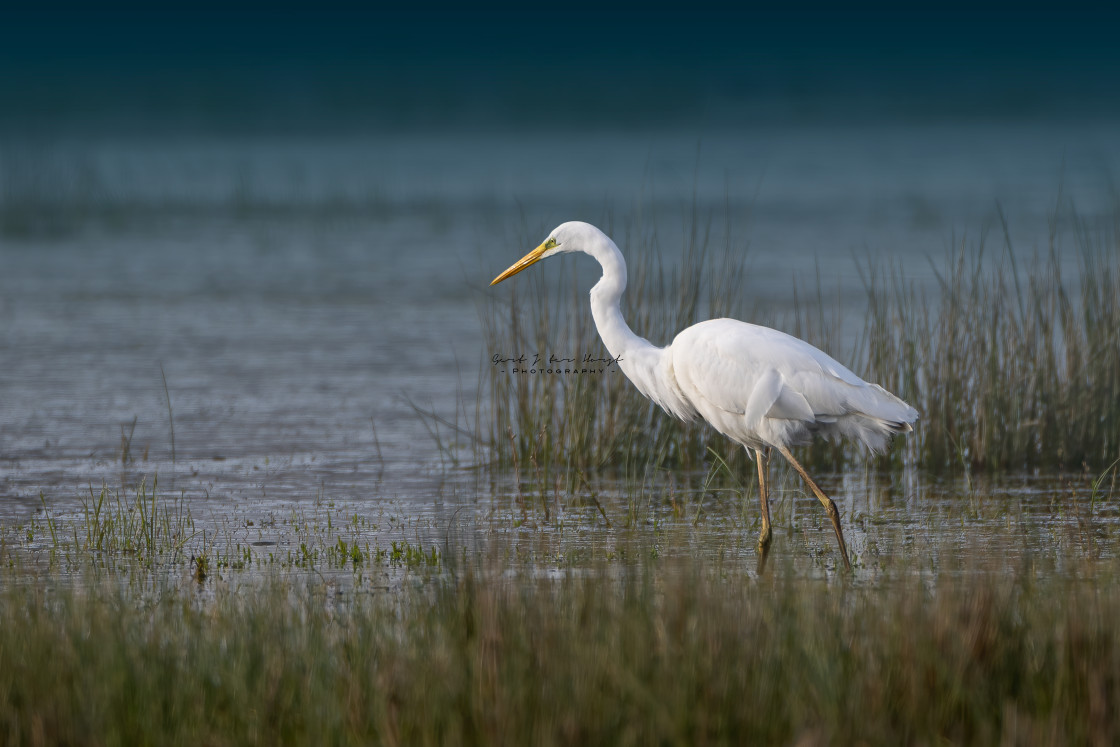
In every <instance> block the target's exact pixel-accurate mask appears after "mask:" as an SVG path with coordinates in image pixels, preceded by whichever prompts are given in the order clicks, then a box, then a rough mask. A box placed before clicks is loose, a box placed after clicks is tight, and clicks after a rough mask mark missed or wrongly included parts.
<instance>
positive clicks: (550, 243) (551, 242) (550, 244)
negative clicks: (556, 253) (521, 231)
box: [544, 238, 556, 252]
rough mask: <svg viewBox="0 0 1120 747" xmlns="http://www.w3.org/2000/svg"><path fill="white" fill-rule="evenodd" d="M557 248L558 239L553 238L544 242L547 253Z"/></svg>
mask: <svg viewBox="0 0 1120 747" xmlns="http://www.w3.org/2000/svg"><path fill="white" fill-rule="evenodd" d="M555 248H556V239H553V238H549V240H548V241H546V242H544V250H545V251H546V252H547V251H548V250H549V249H555Z"/></svg>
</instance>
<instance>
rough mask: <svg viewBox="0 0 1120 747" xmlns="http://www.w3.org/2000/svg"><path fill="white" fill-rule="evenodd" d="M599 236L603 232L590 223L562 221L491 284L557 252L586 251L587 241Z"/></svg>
mask: <svg viewBox="0 0 1120 747" xmlns="http://www.w3.org/2000/svg"><path fill="white" fill-rule="evenodd" d="M599 236H603V232H602V231H600V230H599V229H598V228H596V227H595V226H593V225H591V224H590V223H581V222H580V221H569V222H568V223H562V224H560V225H559V226H557V227H556V228H554V229H553V231H552V233H550V234H549V235H548V238H547V239H545V240H544V242H543V243H541V245H540V246H538V247H537V248H536V249H534V250H533V251H531V252H529V253H528V254H526V255H525V256H524V257H522V258H521V259H519V260H517V262H515V263H514V264H513V265H511V266H510V268H509V269H508V270H506V271H505V272H503V273H502V274H501V275H499V276H498V277H496V278H494V279H493V280H492V281H491V282H490V285H497V284H498V283H500V282H502V281H503V280H505V279H506V278H508V277H513V276H514V275H516V274H517V273H519V272H521V271H522V270H524V269H525V268H526V267H528V266H529V265H533V264H536V263H537V262H540V261H541V260H542V259H545V258H547V257H551V256H553V255H555V254H563V253H564V252H581V251H585V244H586V242H587V241H588V240H591V239H594V238H597V237H599ZM604 238H605V236H604Z"/></svg>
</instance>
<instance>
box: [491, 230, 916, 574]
mask: <svg viewBox="0 0 1120 747" xmlns="http://www.w3.org/2000/svg"><path fill="white" fill-rule="evenodd" d="M564 252H584V253H585V254H590V255H591V256H592V257H594V258H595V259H596V260H598V262H599V264H600V265H602V268H603V277H602V278H601V279H600V280H599V282H598V283H596V284H595V286H594V287H593V288H592V289H591V313H592V316H593V317H594V319H595V326H596V328H597V329H598V330H599V335H600V337H602V339H603V344H604V345H606V347H607V350H608V351H609V352H610V354H611V355H612V356H614V357H615V358H617V359H618V360H619V366H620V367H621V369H622V371H623V373H625V374H626V376H627V378H629V379H630V381H631V382H633V384H634V385H635V386H636V387H637V388H638V390H639V391H641V392H642V394H644V395H645V396H646V397H648V398H649V399H651V400H653V401H654V402H656V403H657V404H658V405H660V406H661V407H662V408H663V409H664V410H665V411H666V412H668V413H669V414H671V415H674V416H675V417H678V418H680V419H682V420H685V421H691V420H694V419H695V418H697V417H701V418H703V419H704V420H705V421H707V422H708V423H709V424H710V425H711V426H712V427H713V428H715V429H716V430H717V431H719V432H720V433H722V434H724V435H725V436H727V437H728V438H731V439H732V440H734V441H736V442H737V443H739V444H742V445H743V446H744V447H745V448H746V449H747V450H748V453H750V452H751V451H754V456H755V458H756V460H757V463H758V477H759V496H760V500H761V505H762V530H761V531H760V533H759V547H760V548H761V550H762V553H763V558H765V553H766V550H767V549H768V547H769V543H770V537H771V530H770V508H769V497H768V493H767V485H766V483H767V479H766V467H767V463H768V459H769V452H770V449H771V448H774V449H777V450H778V452H779V453H781V454H782V455H783V456H784V457H785V458H786V459H788V460H789V461H790V463H791V464H793V466H794V467H795V468H796V469H797V471H798V472H799V473H800V474H801V476H802V477H803V478H804V479H805V481H806V483H807V484H808V485H809V487H810V489H811V490H812V491H813V493H814V494H815V495H816V496H817V498H818V499H819V500H820V501H821V503H822V504H823V505H824V507H825V509H826V510H827V511H828V513H829V517H830V518H831V519H832V524H833V528H834V530H835V531H836V538H837V541H838V542H839V543H840V551H841V554H842V556H843V558H844V563H845V565H848V566H849V567H850V565H849V563H848V552H847V547H846V545H845V544H844V535H843V531H842V530H841V528H840V516H839V512H838V511H837V510H836V505H835V503H833V501H832V500H831V499H830V498H828V496H826V495H825V494H824V492H823V491H821V489H820V488H819V487H818V486H817V485H816V483H815V482H813V480H812V478H810V477H809V475H808V473H807V472H805V469H804V468H803V467H802V466H801V464H800V463H799V462H798V461H797V460H796V459H794V457H793V455H792V454H791V453H790V451H789V448H790V447H791V446H797V445H802V444H805V443H808V442H809V441H810V440H811V439H812V438H813V437H814V436H816V435H820V436H824V437H829V438H838V437H847V438H851V439H854V440H856V441H859V442H860V443H863V444H864V445H865V446H867V447H868V448H869V449H872V450H873V451H882V450H883V448H884V447H885V446H886V442H887V439H888V437H889V436H890V435H891V434H893V433H903V432H906V431H910V430H912V428H911V423H913V422H914V421H915V420H916V419H917V417H918V412H917V411H916V410H915V409H914V408H913V407H911V406H910V405H908V404H906V403H905V402H903V401H902V400H901V399H899V398H898V397H896V396H894V395H893V394H891V393H890V392H888V391H887V390H885V389H883V388H882V387H881V386H878V385H877V384H869V383H868V382H866V381H864V380H863V379H861V378H859V377H858V376H856V375H855V374H854V373H852V372H851V371H850V370H848V369H847V368H846V367H844V366H843V365H841V364H840V363H838V362H837V361H836V360H834V359H833V358H832V357H831V356H829V355H828V354H826V353H824V352H823V351H821V350H818V349H817V348H815V347H813V346H812V345H810V344H809V343H807V342H805V341H804V340H799V339H797V338H796V337H792V336H790V335H787V334H785V333H784V332H779V331H778V330H775V329H770V328H768V327H760V326H757V325H754V324H747V323H746V322H740V321H738V320H735V319H712V320H710V321H706V322H700V323H699V324H695V325H693V326H691V327H689V328H688V329H685V330H684V331H682V332H681V333H680V334H678V335H677V336H676V338H675V339H674V340H673V342H672V344H671V345H667V346H665V347H663V348H659V347H657V346H656V345H653V344H652V343H650V342H649V341H648V340H646V339H644V338H641V337H639V336H638V335H636V334H634V333H633V331H631V329H630V327H629V326H628V325H627V324H626V321H625V320H624V319H623V318H622V311H621V309H620V307H619V301H620V299H621V298H622V294H623V292H624V291H625V290H626V262H625V260H624V259H623V258H622V252H620V251H619V250H618V247H617V246H616V245H615V243H614V242H613V241H611V239H610V238H609V237H608V236H607V235H606V234H604V233H603V232H602V231H600V230H599V229H598V228H596V227H595V226H592V225H590V224H588V223H581V222H578V221H573V222H569V223H564V224H562V225H560V226H559V227H557V228H556V229H555V230H554V231H553V232H552V233H551V234H549V237H548V238H547V239H546V240H545V241H544V243H542V244H541V245H540V246H538V247H537V248H536V249H534V250H533V251H531V252H529V253H528V254H527V255H525V256H524V257H522V258H521V259H520V260H519V261H518V262H517V263H515V264H514V265H513V266H511V267H510V268H509V269H508V270H506V271H505V272H503V273H502V274H501V275H499V276H498V277H497V278H495V279H494V281H493V282H492V283H491V285H494V284H496V283H499V282H501V281H502V280H505V279H506V278H508V277H510V276H512V275H516V274H517V273H518V272H521V271H522V270H524V269H525V268H526V267H529V266H530V265H532V264H534V263H536V262H538V261H539V260H541V259H545V258H547V257H551V256H553V255H555V254H561V253H564Z"/></svg>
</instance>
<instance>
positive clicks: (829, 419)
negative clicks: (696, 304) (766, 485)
mask: <svg viewBox="0 0 1120 747" xmlns="http://www.w3.org/2000/svg"><path fill="white" fill-rule="evenodd" d="M666 353H667V354H668V355H669V356H670V359H671V365H672V372H673V375H674V376H675V377H676V381H677V385H678V387H679V388H680V391H681V392H682V393H683V394H684V396H685V397H686V398H687V399H688V401H689V403H690V404H691V405H692V407H693V408H695V410H696V411H697V412H698V413H700V415H701V416H702V417H703V418H704V419H705V420H707V421H708V422H709V423H711V424H712V426H713V427H715V428H716V430H718V431H719V432H721V433H723V434H724V435H726V436H728V437H730V438H733V439H735V440H736V441H738V442H739V443H741V444H743V445H745V446H749V447H751V448H766V447H769V446H784V447H789V446H792V445H798V444H803V443H806V442H807V441H809V440H810V439H811V438H812V437H813V436H814V435H821V436H824V437H831V438H836V437H841V436H844V437H848V438H852V439H854V440H856V441H859V442H860V443H863V444H864V445H865V446H867V447H868V448H870V449H872V450H874V451H881V450H882V449H883V448H884V447H885V446H886V442H887V438H888V437H889V436H890V435H891V434H892V433H900V432H905V431H909V430H911V426H910V424H911V423H913V422H914V421H915V420H916V419H917V417H918V413H917V411H916V410H915V409H914V408H912V407H910V406H909V405H908V404H906V403H905V402H903V401H902V400H901V399H899V398H898V397H896V396H894V395H893V394H891V393H890V392H888V391H886V390H885V389H883V388H882V387H880V386H878V385H877V384H870V383H868V382H866V381H864V380H863V379H861V378H859V377H858V376H856V375H855V374H854V373H852V372H851V371H850V370H848V369H847V368H846V367H845V366H843V365H842V364H840V363H839V362H837V361H836V360H835V359H833V358H832V357H831V356H829V355H828V354H826V353H824V352H823V351H821V350H818V349H817V348H815V347H813V346H812V345H810V344H809V343H807V342H805V341H803V340H799V339H797V338H796V337H792V336H790V335H787V334H785V333H784V332H779V331H778V330H774V329H770V328H768V327H759V326H757V325H754V324H747V323H745V322H740V321H737V320H735V319H713V320H711V321H708V322H701V323H700V324H696V325H694V326H692V327H689V328H688V329H686V330H684V331H683V332H681V333H680V334H679V335H677V337H676V339H674V340H673V344H672V345H671V346H670V347H669V348H667V349H666Z"/></svg>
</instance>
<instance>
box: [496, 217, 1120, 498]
mask: <svg viewBox="0 0 1120 747" xmlns="http://www.w3.org/2000/svg"><path fill="white" fill-rule="evenodd" d="M1059 214H1060V220H1059ZM693 220H694V221H695V220H698V219H696V218H694V219H693ZM1059 222H1061V223H1062V224H1063V225H1068V226H1069V227H1070V228H1069V229H1068V230H1059ZM1118 223H1120V214H1118V215H1116V216H1113V217H1112V219H1111V222H1107V221H1105V222H1096V223H1090V222H1089V221H1088V220H1085V219H1082V218H1081V217H1080V216H1078V215H1077V213H1076V212H1075V211H1074V210H1073V208H1063V209H1061V210H1059V209H1057V208H1056V209H1055V217H1054V218H1053V226H1052V228H1051V231H1050V233H1049V236H1047V237H1044V241H1045V242H1046V243H1045V246H1046V249H1045V250H1043V251H1041V252H1034V253H1031V254H1030V255H1029V256H1026V257H1024V256H1021V253H1019V252H1017V251H1016V250H1015V249H1014V248H1013V247H1012V246H1011V244H1010V240H1009V239H1006V228H1005V242H1004V245H1003V247H1002V248H1001V249H1000V250H999V251H992V250H991V249H990V248H989V247H988V241H987V237H986V236H983V237H981V238H980V240H978V241H976V242H970V241H969V240H962V241H960V242H959V243H956V244H954V245H953V248H952V249H951V250H950V251H948V252H947V254H946V256H945V257H944V258H942V259H940V260H937V259H934V260H930V264H931V265H932V268H933V273H934V276H935V283H934V284H933V285H932V286H922V285H919V284H918V283H917V282H916V281H914V280H913V279H911V277H910V269H911V268H907V267H902V266H899V265H898V264H896V263H894V262H890V261H872V260H855V261H856V265H857V268H858V270H859V273H860V276H861V277H862V278H863V287H864V300H865V309H866V311H865V312H864V313H863V314H862V321H860V322H859V323H857V325H856V330H855V334H854V335H851V334H849V335H847V336H846V335H845V330H844V328H843V325H842V323H841V322H842V320H841V319H840V316H839V314H838V313H837V311H836V310H835V309H833V308H832V307H831V306H830V302H829V300H828V296H827V295H826V294H825V293H824V292H823V291H822V286H821V282H820V279H819V276H818V278H817V284H816V287H815V294H814V293H813V292H810V293H809V294H806V293H805V292H804V288H803V287H799V286H798V285H794V286H793V287H791V291H790V297H791V298H792V299H793V300H794V310H793V311H792V312H791V313H790V314H788V315H785V316H783V315H781V314H773V313H772V312H769V311H765V310H760V309H758V308H753V307H748V306H747V305H746V303H747V298H746V293H745V290H744V282H743V280H744V277H745V270H746V267H747V262H748V254H747V251H746V247H745V246H723V247H719V248H718V249H717V248H714V247H712V246H711V241H710V236H709V234H708V233H706V232H704V231H700V230H697V229H695V228H694V229H693V230H692V231H691V232H689V233H688V234H687V236H688V238H687V240H686V241H685V243H684V248H683V250H682V252H681V254H680V256H679V258H677V257H673V260H674V261H666V260H663V255H662V254H661V252H660V251H659V248H658V246H659V242H658V238H657V234H656V232H655V231H645V232H642V231H631V232H629V233H623V234H620V235H619V236H618V237H617V239H618V240H619V243H620V245H621V246H623V247H624V248H625V249H624V251H625V252H626V255H627V260H628V263H629V271H630V282H629V284H628V286H627V291H626V295H625V296H624V298H623V313H624V315H625V316H626V318H627V319H628V320H629V321H630V324H631V327H632V328H633V329H634V330H635V331H636V332H638V334H640V335H642V336H645V337H648V338H649V339H651V340H653V341H656V342H659V343H666V342H668V341H671V340H672V338H673V336H674V335H675V334H676V332H678V331H679V330H681V329H683V328H684V327H686V326H688V325H690V324H693V323H695V322H697V321H701V320H704V319H708V318H715V317H719V316H733V317H737V318H741V319H745V320H749V321H753V322H755V323H759V324H765V325H769V326H775V327H778V328H779V329H783V330H785V331H788V332H790V333H791V334H794V335H795V336H799V337H802V338H804V339H806V340H808V341H809V342H811V343H813V344H815V345H817V346H818V347H821V348H822V349H825V350H826V351H828V352H830V353H831V354H832V355H833V356H834V357H836V358H838V359H839V360H841V361H842V362H844V363H845V364H846V365H848V366H849V367H850V368H852V369H853V370H854V371H855V372H856V373H857V374H859V375H861V376H863V377H864V378H866V379H868V380H870V381H875V382H877V383H879V384H882V385H883V386H884V387H886V388H887V389H889V390H891V391H893V392H895V393H896V394H898V395H899V396H901V397H902V398H904V399H906V400H907V401H909V402H910V403H911V404H913V405H914V406H915V407H917V409H918V411H919V413H920V414H921V415H920V419H919V421H918V424H917V429H916V432H915V433H914V434H911V435H908V436H906V437H905V438H902V439H899V440H898V442H897V443H896V445H895V447H894V448H893V449H892V450H891V451H890V452H889V453H888V455H886V456H884V457H878V458H875V459H874V460H873V461H874V463H875V465H876V466H877V467H878V468H890V469H893V468H899V467H902V466H907V465H908V466H912V467H919V468H922V469H925V470H929V471H934V472H940V471H952V472H960V471H969V472H993V471H995V472H1001V471H1002V472H1007V471H1011V472H1014V471H1019V470H1027V471H1030V470H1044V471H1049V472H1061V471H1066V472H1071V471H1073V472H1079V471H1084V472H1087V473H1094V474H1095V473H1096V472H1099V471H1100V470H1102V469H1104V468H1105V467H1106V466H1107V465H1108V464H1110V463H1111V462H1113V460H1115V459H1117V457H1120V300H1118V299H1120V232H1118V231H1117V230H1116V227H1115V224H1118ZM1063 237H1065V240H1066V241H1067V242H1071V243H1072V246H1065V245H1063V243H1062V242H1063ZM1071 268H1072V269H1071ZM922 269H923V270H924V269H925V268H924V267H923V268H922ZM525 276H527V277H524V279H523V280H522V279H520V278H519V283H518V284H517V286H516V287H514V288H513V289H512V292H510V293H509V295H502V294H498V293H495V292H491V293H490V294H489V295H488V296H487V297H486V300H485V303H484V306H483V308H482V312H481V314H482V320H483V325H484V330H485V335H486V341H487V349H488V351H490V353H491V354H495V353H498V354H502V355H507V354H509V351H517V352H529V353H530V354H531V353H532V352H543V351H564V352H565V353H569V352H575V353H577V357H578V356H582V355H585V354H590V355H591V356H592V357H594V358H601V357H604V356H605V352H603V348H602V344H601V342H600V341H599V339H598V336H597V333H596V331H595V329H594V325H593V323H592V320H591V318H590V310H589V308H588V303H587V298H586V291H587V289H586V288H585V287H582V286H580V285H578V284H577V283H576V282H575V276H574V275H572V276H568V275H563V274H560V275H553V274H550V273H547V272H538V273H533V272H528V273H525ZM529 299H531V301H530V300H529ZM539 368H541V367H540V366H538V369H539ZM487 384H488V389H487V391H486V392H485V394H484V396H485V397H487V398H488V402H489V405H490V408H491V412H490V415H489V417H488V418H485V419H483V420H480V421H479V435H480V440H481V441H482V442H484V443H486V444H487V445H488V450H487V451H486V452H484V453H480V454H479V458H480V459H481V460H483V461H486V460H489V461H490V462H491V463H493V464H495V465H496V466H510V465H512V464H514V463H517V464H518V465H519V466H520V467H521V469H525V468H526V467H529V468H531V469H535V470H539V471H542V472H543V473H544V474H546V475H547V474H548V473H549V471H550V470H551V469H558V470H559V471H560V473H561V474H563V475H569V476H570V475H578V474H579V473H580V472H581V471H596V470H600V471H601V470H616V471H617V470H622V471H630V472H631V473H634V474H640V473H641V472H642V471H643V470H644V469H648V468H650V467H655V468H666V469H683V470H694V469H701V468H702V466H703V465H704V464H705V463H706V462H707V461H708V458H709V457H708V454H709V450H710V449H714V450H715V452H716V453H718V454H721V455H724V458H725V459H727V461H728V462H729V463H730V464H732V465H733V466H734V467H735V468H736V469H737V470H740V471H741V470H743V469H745V468H746V467H745V465H744V464H743V463H744V462H745V459H744V458H743V456H742V454H741V452H742V450H741V449H738V448H736V447H734V446H733V445H732V444H731V443H730V442H729V441H728V440H727V439H724V438H723V437H721V436H718V434H715V433H714V432H712V431H711V430H710V429H708V428H707V427H705V426H699V427H696V426H693V427H685V426H682V425H681V424H679V423H677V422H676V421H674V420H673V419H672V418H670V417H669V416H667V415H665V414H664V413H662V412H661V411H660V410H658V409H657V408H656V407H655V406H653V405H652V404H650V403H649V402H648V401H647V400H645V399H644V398H643V397H642V396H641V395H639V394H638V392H637V391H636V390H635V389H634V388H633V387H632V386H631V385H630V384H629V382H628V381H626V379H625V377H624V376H623V375H622V374H621V372H619V371H618V370H617V369H615V370H614V371H613V372H608V373H606V374H602V375H586V374H582V375H577V374H571V375H557V374H548V373H541V372H540V371H539V370H538V372H537V373H536V374H535V375H526V374H519V375H515V374H512V373H510V372H509V371H508V370H504V369H503V367H500V366H492V367H491V368H490V370H489V377H488V381H487ZM866 458H867V455H866V454H864V453H863V451H862V449H861V448H859V447H856V446H853V445H850V444H832V443H824V442H818V443H817V444H816V445H814V446H813V447H812V448H811V449H809V450H808V451H807V453H806V455H805V459H806V461H807V462H808V465H809V466H811V467H812V468H813V469H814V470H817V471H821V470H824V471H834V470H840V469H844V468H847V467H848V466H850V465H851V464H853V463H856V462H860V461H863V460H865V459H866ZM569 479H571V478H569Z"/></svg>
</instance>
